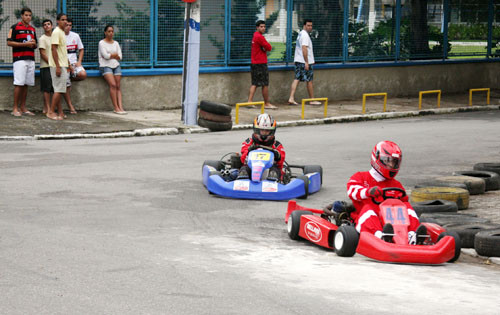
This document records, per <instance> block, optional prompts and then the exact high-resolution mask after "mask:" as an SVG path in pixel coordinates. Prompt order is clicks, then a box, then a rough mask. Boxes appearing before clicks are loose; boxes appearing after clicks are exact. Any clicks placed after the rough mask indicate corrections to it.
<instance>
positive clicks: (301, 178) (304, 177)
mask: <svg viewBox="0 0 500 315" xmlns="http://www.w3.org/2000/svg"><path fill="white" fill-rule="evenodd" d="M297 180H301V181H303V182H304V190H305V192H306V193H305V194H304V195H302V196H300V197H299V199H307V196H309V177H307V176H305V175H299V176H297Z"/></svg>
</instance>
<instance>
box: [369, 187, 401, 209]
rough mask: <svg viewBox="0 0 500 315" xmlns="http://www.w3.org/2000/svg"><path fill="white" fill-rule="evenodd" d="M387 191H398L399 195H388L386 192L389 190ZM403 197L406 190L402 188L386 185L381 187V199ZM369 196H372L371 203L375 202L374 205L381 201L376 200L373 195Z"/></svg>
mask: <svg viewBox="0 0 500 315" xmlns="http://www.w3.org/2000/svg"><path fill="white" fill-rule="evenodd" d="M389 191H391V192H394V191H396V192H400V193H401V195H399V196H388V195H387V192H389ZM404 197H406V191H405V190H404V189H403V188H399V187H386V188H382V196H381V198H382V199H383V200H386V199H401V198H404ZM371 198H372V201H373V203H374V204H376V205H379V204H381V203H382V201H377V200H376V199H375V198H373V197H371Z"/></svg>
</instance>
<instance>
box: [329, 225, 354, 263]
mask: <svg viewBox="0 0 500 315" xmlns="http://www.w3.org/2000/svg"><path fill="white" fill-rule="evenodd" d="M358 241H359V234H358V231H356V229H355V228H354V226H352V225H342V226H340V227H339V228H338V229H337V232H335V236H334V238H333V247H334V249H335V252H336V253H337V255H339V256H341V257H352V256H354V254H355V253H356V248H357V247H358Z"/></svg>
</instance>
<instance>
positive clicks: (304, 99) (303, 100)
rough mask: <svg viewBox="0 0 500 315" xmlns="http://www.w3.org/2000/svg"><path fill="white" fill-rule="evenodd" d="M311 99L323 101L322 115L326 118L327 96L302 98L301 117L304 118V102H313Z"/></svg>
mask: <svg viewBox="0 0 500 315" xmlns="http://www.w3.org/2000/svg"><path fill="white" fill-rule="evenodd" d="M313 101H319V102H325V109H324V113H323V116H324V117H325V118H326V116H327V114H328V97H321V98H303V99H302V115H301V117H302V119H304V110H305V108H306V106H305V105H306V102H313Z"/></svg>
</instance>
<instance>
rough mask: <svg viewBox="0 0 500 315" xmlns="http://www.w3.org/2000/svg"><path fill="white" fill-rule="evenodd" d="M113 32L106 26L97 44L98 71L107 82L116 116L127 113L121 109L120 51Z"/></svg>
mask: <svg viewBox="0 0 500 315" xmlns="http://www.w3.org/2000/svg"><path fill="white" fill-rule="evenodd" d="M114 32H115V30H114V28H113V26H112V25H109V24H108V25H106V27H105V28H104V39H102V40H101V41H100V42H99V70H100V71H101V74H102V76H103V77H104V80H106V82H108V85H109V95H110V96H111V102H113V107H114V110H113V111H114V112H115V113H116V114H119V115H125V114H127V112H126V111H125V110H124V109H123V104H122V91H121V89H120V80H121V75H122V69H121V67H120V60H121V59H122V50H121V48H120V45H119V44H118V42H117V41H114V40H113V35H114Z"/></svg>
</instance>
